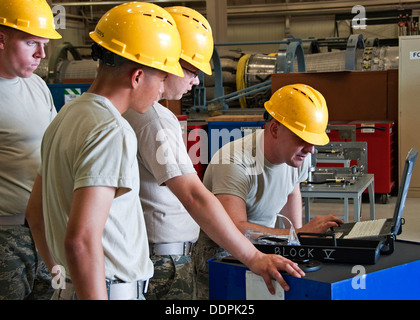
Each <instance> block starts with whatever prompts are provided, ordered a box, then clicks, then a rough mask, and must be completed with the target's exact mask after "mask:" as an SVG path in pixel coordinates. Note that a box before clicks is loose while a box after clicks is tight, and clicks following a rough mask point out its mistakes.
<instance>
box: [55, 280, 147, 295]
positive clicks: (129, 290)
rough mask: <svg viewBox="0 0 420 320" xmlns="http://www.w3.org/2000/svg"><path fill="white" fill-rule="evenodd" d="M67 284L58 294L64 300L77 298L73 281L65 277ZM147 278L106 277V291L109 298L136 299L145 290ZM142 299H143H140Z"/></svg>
mask: <svg viewBox="0 0 420 320" xmlns="http://www.w3.org/2000/svg"><path fill="white" fill-rule="evenodd" d="M66 283H67V285H68V286H66V287H65V289H60V291H61V290H63V291H61V292H60V296H62V297H64V298H65V299H66V300H71V299H77V297H76V293H75V291H74V287H73V283H72V281H71V280H70V279H67V278H66ZM148 285H149V280H146V281H143V280H138V281H133V282H122V281H119V280H108V279H106V291H107V294H108V299H109V300H137V299H139V298H141V296H142V295H143V294H144V293H146V292H147V287H148ZM140 300H144V299H140Z"/></svg>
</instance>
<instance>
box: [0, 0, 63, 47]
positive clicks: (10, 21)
mask: <svg viewBox="0 0 420 320" xmlns="http://www.w3.org/2000/svg"><path fill="white" fill-rule="evenodd" d="M0 25H4V26H7V27H10V28H13V29H16V30H20V31H22V32H26V33H29V34H32V35H34V36H37V37H42V38H46V39H60V38H61V35H60V34H59V33H58V32H57V31H55V26H54V16H53V14H52V11H51V7H50V6H49V5H48V3H47V2H46V1H45V0H2V1H0Z"/></svg>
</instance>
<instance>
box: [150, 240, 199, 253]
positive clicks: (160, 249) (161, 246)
mask: <svg viewBox="0 0 420 320" xmlns="http://www.w3.org/2000/svg"><path fill="white" fill-rule="evenodd" d="M193 245H194V243H192V242H172V243H152V244H150V251H151V252H150V253H151V255H155V256H171V255H173V256H186V255H189V254H190V253H191V250H192V247H193Z"/></svg>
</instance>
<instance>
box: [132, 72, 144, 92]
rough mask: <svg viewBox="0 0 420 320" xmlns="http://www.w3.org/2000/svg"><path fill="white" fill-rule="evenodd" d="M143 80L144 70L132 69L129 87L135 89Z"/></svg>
mask: <svg viewBox="0 0 420 320" xmlns="http://www.w3.org/2000/svg"><path fill="white" fill-rule="evenodd" d="M143 78H144V70H143V69H139V68H137V69H134V71H132V73H131V85H132V86H133V88H135V87H137V86H138V85H140V84H141V82H142V81H143Z"/></svg>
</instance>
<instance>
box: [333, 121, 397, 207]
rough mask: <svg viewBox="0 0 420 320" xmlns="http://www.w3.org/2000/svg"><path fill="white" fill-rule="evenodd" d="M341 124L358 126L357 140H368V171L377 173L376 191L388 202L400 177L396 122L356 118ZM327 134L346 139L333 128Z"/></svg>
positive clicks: (382, 200)
mask: <svg viewBox="0 0 420 320" xmlns="http://www.w3.org/2000/svg"><path fill="white" fill-rule="evenodd" d="M340 124H342V125H354V126H356V141H365V142H367V159H368V160H367V172H368V173H372V174H374V175H375V176H374V178H375V193H377V194H380V200H381V202H383V203H386V202H387V200H388V195H389V194H390V193H391V192H392V190H393V188H394V187H395V186H396V181H397V177H398V166H397V164H398V163H397V161H398V157H397V145H396V143H397V138H396V129H395V124H394V122H393V121H371V120H366V121H363V120H356V121H351V122H345V123H344V122H341V123H339V125H340ZM334 125H337V124H334ZM327 134H328V136H329V137H330V140H331V141H333V142H336V141H337V142H338V141H344V140H343V139H341V138H340V137H339V132H338V130H331V131H330V132H327Z"/></svg>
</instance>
